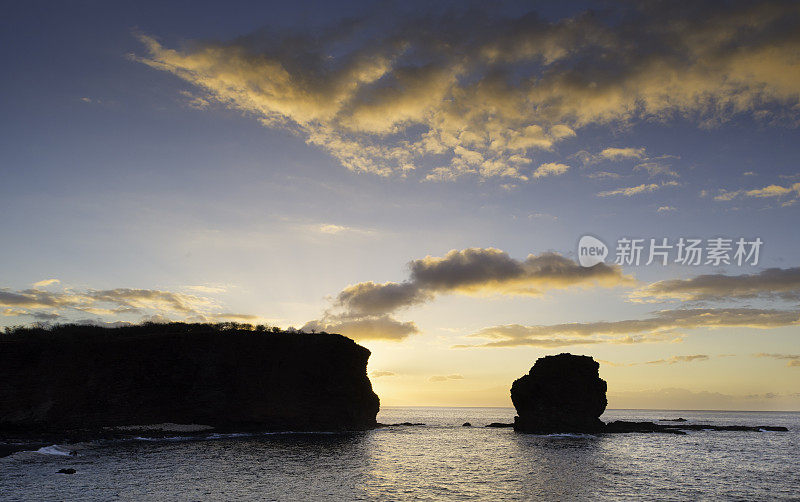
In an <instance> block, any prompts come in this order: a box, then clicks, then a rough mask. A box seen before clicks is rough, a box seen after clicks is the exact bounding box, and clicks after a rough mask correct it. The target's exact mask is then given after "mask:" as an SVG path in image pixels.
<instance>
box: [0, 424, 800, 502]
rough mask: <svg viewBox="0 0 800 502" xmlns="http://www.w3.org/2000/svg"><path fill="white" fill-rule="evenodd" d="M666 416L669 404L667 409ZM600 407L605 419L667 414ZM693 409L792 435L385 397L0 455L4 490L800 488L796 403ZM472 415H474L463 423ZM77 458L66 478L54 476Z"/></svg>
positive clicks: (703, 492) (598, 492) (396, 495)
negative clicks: (238, 427) (673, 431)
mask: <svg viewBox="0 0 800 502" xmlns="http://www.w3.org/2000/svg"><path fill="white" fill-rule="evenodd" d="M670 413H671V415H668V416H662V415H664V414H670ZM673 415H675V416H678V415H676V413H673V412H643V411H640V412H636V411H631V412H609V414H608V416H606V417H604V419H606V420H609V419H615V418H622V419H624V418H629V419H630V418H637V419H643V420H657V419H659V418H674V417H673ZM679 416H683V417H685V418H687V419H689V420H690V421H699V422H709V423H740V424H745V425H747V424H756V423H761V424H765V423H766V424H770V425H785V426H787V427H789V428H790V429H791V430H790V432H789V433H752V432H751V433H736V432H696V433H690V434H688V435H686V436H674V435H665V434H622V435H613V436H580V435H578V436H569V435H564V436H535V435H525V434H517V433H514V431H512V430H510V429H490V428H488V429H487V428H484V427H480V426H482V425H485V424H488V423H490V422H498V421H499V422H507V421H510V420H511V418H512V417H513V410H510V409H505V408H389V409H386V410H384V411H382V412H381V416H379V420H380V421H382V422H384V423H395V422H403V421H413V422H424V423H426V424H427V425H426V426H424V427H392V428H385V429H378V430H375V431H369V432H359V433H348V434H270V435H258V436H241V437H222V438H216V439H209V440H172V441H168V440H165V441H127V442H111V443H109V442H106V443H93V444H83V445H78V446H77V447H78V449H79V451H80V453H81V454H80V455H79V456H78V457H75V458H72V457H69V458H67V457H63V456H55V455H45V454H41V453H34V452H20V453H16V454H14V455H12V456H10V457H6V458H3V459H0V494H2V498H3V500H31V499H34V500H52V499H82V500H86V499H89V500H114V499H118V500H176V499H177V500H209V499H226V500H233V499H244V500H410V499H414V500H497V501H499V500H524V499H534V498H542V499H550V500H552V499H560V500H566V499H569V500H598V499H600V500H615V499H630V498H648V499H666V500H669V499H677V500H687V499H697V498H723V499H751V500H752V499H771V500H774V499H781V498H783V499H792V498H796V497H798V495H799V494H798V493H797V486H800V479H798V472H800V459H798V454H797V451H798V449H799V447H800V444H799V443H798V437H799V436H798V428H799V426H800V414H791V413H786V414H773V413H767V414H730V413H722V414H720V413H717V414H714V413H708V412H705V413H704V412H692V413H690V412H681V414H680V415H679ZM466 421H469V422H471V423H472V424H473V425H475V427H461V425H460V424H461V423H463V422H466ZM64 467H72V468H74V469H76V470H77V473H76V474H74V475H71V476H67V475H61V474H56V471H58V469H60V468H64Z"/></svg>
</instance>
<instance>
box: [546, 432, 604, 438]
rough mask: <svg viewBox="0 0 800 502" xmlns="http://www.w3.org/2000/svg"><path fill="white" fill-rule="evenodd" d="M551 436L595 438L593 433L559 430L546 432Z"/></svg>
mask: <svg viewBox="0 0 800 502" xmlns="http://www.w3.org/2000/svg"><path fill="white" fill-rule="evenodd" d="M545 435H546V436H547V437H549V438H595V437H597V436H594V435H592V434H578V433H572V432H559V433H556V434H545Z"/></svg>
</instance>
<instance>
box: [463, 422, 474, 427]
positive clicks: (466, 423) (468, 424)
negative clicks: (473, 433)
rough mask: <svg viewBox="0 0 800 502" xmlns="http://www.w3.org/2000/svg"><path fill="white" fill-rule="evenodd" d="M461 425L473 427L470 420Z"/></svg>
mask: <svg viewBox="0 0 800 502" xmlns="http://www.w3.org/2000/svg"><path fill="white" fill-rule="evenodd" d="M461 427H472V424H471V423H469V422H464V423H463V424H461Z"/></svg>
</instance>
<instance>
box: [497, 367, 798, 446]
mask: <svg viewBox="0 0 800 502" xmlns="http://www.w3.org/2000/svg"><path fill="white" fill-rule="evenodd" d="M599 368H600V365H599V364H597V362H595V361H594V359H592V358H591V357H588V356H575V355H572V354H559V355H557V356H547V357H542V358H540V359H538V360H537V361H536V363H535V364H534V365H533V368H531V371H530V372H529V373H528V374H527V375H524V376H523V377H522V378H519V379H518V380H516V381H515V382H514V384H513V385H512V386H511V401H513V403H514V407H515V408H516V409H517V414H518V416H516V417H514V423H513V424H499V423H494V424H489V425H487V427H510V426H511V425H513V426H514V429H515V430H517V431H521V432H533V433H543V434H546V433H553V432H593V433H612V434H613V433H630V432H661V433H666V434H686V432H685V431H753V432H758V431H786V430H788V429H787V428H786V427H775V426H769V425H759V426H747V425H710V424H687V423H686V421H687V420H686V419H685V418H674V419H662V420H660V421H661V422H674V423H670V424H657V423H654V422H630V421H625V420H617V421H614V422H610V423H608V424H604V423H603V422H602V421H600V418H599V417H600V415H602V414H603V411H605V409H606V404H607V401H606V382H605V381H604V380H602V379H600V373H599Z"/></svg>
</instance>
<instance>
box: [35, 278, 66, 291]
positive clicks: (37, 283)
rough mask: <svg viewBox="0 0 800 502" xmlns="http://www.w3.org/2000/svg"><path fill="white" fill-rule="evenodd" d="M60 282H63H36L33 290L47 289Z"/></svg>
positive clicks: (46, 280)
mask: <svg viewBox="0 0 800 502" xmlns="http://www.w3.org/2000/svg"><path fill="white" fill-rule="evenodd" d="M60 282H61V281H59V280H58V279H45V280H43V281H39V282H34V283H33V289H39V288H45V287H47V286H50V285H53V284H59V283H60Z"/></svg>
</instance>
